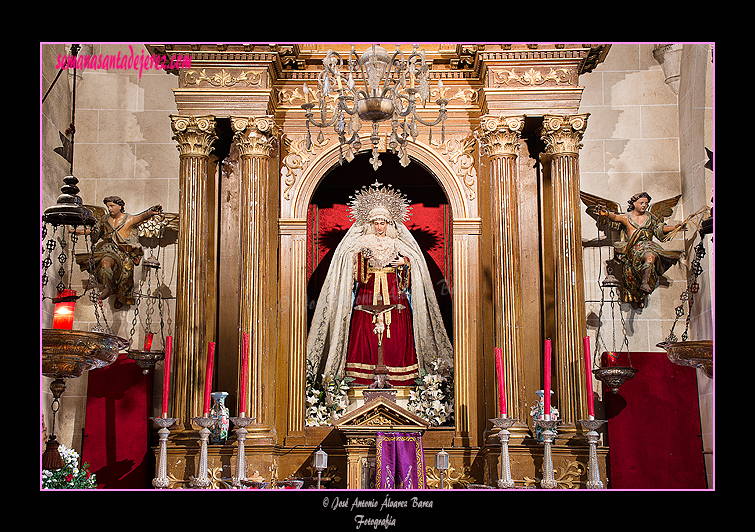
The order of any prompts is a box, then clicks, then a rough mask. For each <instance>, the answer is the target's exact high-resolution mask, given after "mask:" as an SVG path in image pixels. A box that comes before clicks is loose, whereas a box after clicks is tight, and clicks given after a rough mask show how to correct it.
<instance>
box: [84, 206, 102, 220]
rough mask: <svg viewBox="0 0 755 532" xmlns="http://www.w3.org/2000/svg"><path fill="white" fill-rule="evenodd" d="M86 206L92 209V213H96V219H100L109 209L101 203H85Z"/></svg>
mask: <svg viewBox="0 0 755 532" xmlns="http://www.w3.org/2000/svg"><path fill="white" fill-rule="evenodd" d="M84 207H86V208H87V209H89V210H90V211H92V214H94V219H95V220H99V219H100V218H102V217H103V216H105V215H106V214H107V209H106V208H105V207H101V206H99V205H84Z"/></svg>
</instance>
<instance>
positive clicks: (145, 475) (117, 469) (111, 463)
mask: <svg viewBox="0 0 755 532" xmlns="http://www.w3.org/2000/svg"><path fill="white" fill-rule="evenodd" d="M88 379H89V382H88V389H87V408H86V418H85V425H84V443H83V445H82V453H81V462H82V463H84V462H88V463H89V470H90V471H91V472H92V473H94V474H95V475H96V477H97V487H98V488H104V489H146V488H150V487H151V482H150V481H151V477H152V476H153V473H152V465H151V464H152V459H151V458H150V456H149V454H150V450H149V435H150V423H151V421H150V420H149V417H150V415H151V398H152V374H151V373H150V375H144V374H143V373H142V370H141V368H140V367H139V366H137V365H136V362H134V361H133V360H131V359H129V358H128V355H126V354H122V355H119V356H118V360H116V361H115V362H113V363H112V364H111V365H109V366H107V367H105V368H101V369H97V370H94V371H91V372H89V375H88Z"/></svg>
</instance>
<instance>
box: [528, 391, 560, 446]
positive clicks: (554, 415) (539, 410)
mask: <svg viewBox="0 0 755 532" xmlns="http://www.w3.org/2000/svg"><path fill="white" fill-rule="evenodd" d="M535 393H536V394H537V396H538V398H539V399H538V402H537V403H535V404H534V405H532V408H531V409H530V415H531V416H532V419H533V420H535V419H543V413H544V412H545V399H544V398H545V394H544V393H543V390H537V391H536V392H535ZM552 395H553V390H551V396H552ZM551 419H554V420H555V419H558V409H556V408H555V407H554V406H553V405H551ZM553 432H556V429H555V428H554V429H553ZM535 439H536V440H537V441H538V442H539V443H542V442H543V429H542V428H541V427H538V426H537V425H535Z"/></svg>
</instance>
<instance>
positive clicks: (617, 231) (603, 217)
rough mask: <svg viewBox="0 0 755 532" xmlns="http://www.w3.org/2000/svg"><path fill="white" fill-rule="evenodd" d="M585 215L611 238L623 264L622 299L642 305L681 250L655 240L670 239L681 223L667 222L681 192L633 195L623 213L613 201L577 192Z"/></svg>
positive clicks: (618, 260) (682, 225) (616, 256)
mask: <svg viewBox="0 0 755 532" xmlns="http://www.w3.org/2000/svg"><path fill="white" fill-rule="evenodd" d="M580 196H581V198H582V202H583V203H584V204H585V205H587V210H586V212H587V214H588V215H590V216H591V217H592V218H593V219H595V221H596V222H597V225H598V229H599V230H601V231H604V232H605V233H606V234H607V235H609V237H610V241H611V242H612V243H613V246H614V249H615V259H616V261H617V262H618V263H620V264H621V265H622V274H623V277H624V290H623V299H624V301H626V302H631V303H636V304H637V305H638V306H640V307H642V306H643V305H644V303H645V298H646V297H647V296H648V294H650V293H652V292H653V290H655V286H656V284H657V282H658V278H659V277H660V276H661V275H663V274H664V273H665V272H666V270H668V269H669V268H670V267H671V266H672V265H673V264H674V263H676V262H677V261H678V260H679V257H680V256H681V251H669V250H666V249H664V248H663V247H662V246H661V245H660V244H659V243H658V242H656V241H655V240H654V239H657V240H658V241H661V242H664V241H667V240H669V239H670V238H671V237H673V235H675V234H676V232H677V231H678V230H680V229H681V230H684V228H685V227H684V224H683V223H680V224H676V225H667V224H666V223H665V220H666V219H667V218H668V217H669V216H671V214H672V212H673V210H674V207H675V206H676V204H677V203H678V202H679V198H681V195H678V196H674V197H672V198H668V199H665V200H663V201H658V202H655V203H650V202H651V200H652V198H651V197H650V195H649V194H648V193H647V192H640V193H639V194H635V195H634V196H632V197H631V198H629V201H628V202H627V212H624V213H622V212H621V207H620V206H619V204H618V203H617V202H615V201H612V200H608V199H605V198H601V197H599V196H595V195H593V194H589V193H587V192H582V191H580Z"/></svg>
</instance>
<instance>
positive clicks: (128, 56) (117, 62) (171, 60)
mask: <svg viewBox="0 0 755 532" xmlns="http://www.w3.org/2000/svg"><path fill="white" fill-rule="evenodd" d="M128 49H129V52H124V53H121V52H120V51H119V52H118V53H117V54H100V55H78V56H77V55H63V54H59V55H58V65H57V68H75V69H76V70H107V69H119V70H135V71H136V70H138V71H139V78H141V77H142V72H144V71H149V70H172V69H175V68H191V56H189V55H184V54H176V55H166V54H157V55H150V54H145V53H144V50H142V53H141V54H140V55H135V54H134V48H133V47H132V46H131V45H129V47H128Z"/></svg>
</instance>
